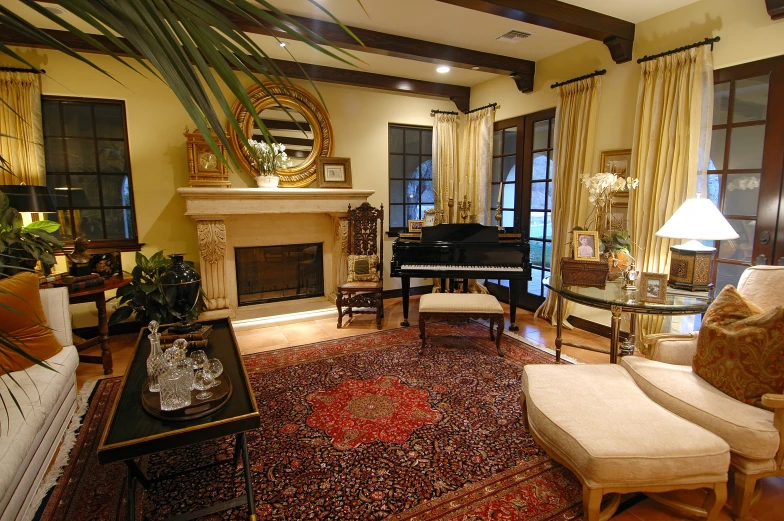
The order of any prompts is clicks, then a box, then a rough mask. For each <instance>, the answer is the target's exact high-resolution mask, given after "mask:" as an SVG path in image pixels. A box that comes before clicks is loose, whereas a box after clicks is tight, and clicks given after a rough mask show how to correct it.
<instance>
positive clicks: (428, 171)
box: [419, 157, 433, 179]
mask: <svg viewBox="0 0 784 521" xmlns="http://www.w3.org/2000/svg"><path fill="white" fill-rule="evenodd" d="M422 159H423V160H424V161H423V162H422V164H421V165H420V166H419V174H420V177H422V179H433V161H432V160H431V159H430V158H425V157H423V158H422Z"/></svg>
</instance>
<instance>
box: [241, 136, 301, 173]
mask: <svg viewBox="0 0 784 521" xmlns="http://www.w3.org/2000/svg"><path fill="white" fill-rule="evenodd" d="M248 144H249V145H250V146H251V148H252V149H253V151H252V152H251V155H252V156H254V157H255V158H256V159H255V160H254V161H251V163H252V164H253V166H255V167H256V168H257V169H258V170H259V175H275V171H276V170H277V169H278V168H288V167H290V166H291V165H292V161H291V159H289V156H288V155H287V154H286V152H285V150H286V145H281V144H279V143H272V145H271V146H270V145H269V144H267V143H266V142H265V141H256V140H253V139H249V140H248Z"/></svg>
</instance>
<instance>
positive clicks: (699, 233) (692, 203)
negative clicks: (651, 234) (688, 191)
mask: <svg viewBox="0 0 784 521" xmlns="http://www.w3.org/2000/svg"><path fill="white" fill-rule="evenodd" d="M656 235H657V236H659V237H667V238H669V239H695V240H698V241H724V240H727V239H737V238H738V233H737V232H736V231H735V229H734V228H733V227H732V226H731V225H730V223H728V222H727V219H725V218H724V216H723V215H722V214H721V212H720V211H719V209H718V208H716V205H715V204H713V201H711V200H710V199H701V198H696V199H687V200H686V201H684V203H683V204H682V205H681V207H680V208H678V210H677V211H676V212H675V213H674V214H673V215H672V217H670V219H669V220H668V221H667V222H666V223H664V226H662V227H661V229H660V230H659V231H658V232H656Z"/></svg>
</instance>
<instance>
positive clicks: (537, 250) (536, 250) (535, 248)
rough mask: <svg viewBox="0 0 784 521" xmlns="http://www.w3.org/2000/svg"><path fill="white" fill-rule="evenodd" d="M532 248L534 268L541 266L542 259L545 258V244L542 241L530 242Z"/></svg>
mask: <svg viewBox="0 0 784 521" xmlns="http://www.w3.org/2000/svg"><path fill="white" fill-rule="evenodd" d="M529 246H530V248H531V264H532V265H533V266H541V265H542V259H543V258H544V251H543V250H544V243H543V242H542V241H535V240H531V241H529Z"/></svg>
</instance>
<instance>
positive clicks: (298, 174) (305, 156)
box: [228, 83, 334, 188]
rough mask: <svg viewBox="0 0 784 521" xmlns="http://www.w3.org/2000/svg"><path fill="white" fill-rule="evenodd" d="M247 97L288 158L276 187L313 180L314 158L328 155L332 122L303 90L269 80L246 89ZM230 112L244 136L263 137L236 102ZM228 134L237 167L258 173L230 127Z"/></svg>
mask: <svg viewBox="0 0 784 521" xmlns="http://www.w3.org/2000/svg"><path fill="white" fill-rule="evenodd" d="M264 89H266V91H265V90H264ZM268 92H269V93H270V94H272V95H274V96H275V97H274V98H273V97H272V96H271V95H270V94H268ZM248 96H249V97H250V100H251V102H252V103H253V106H254V108H255V109H256V111H257V112H258V113H259V116H260V117H261V119H262V121H263V122H264V124H265V125H266V126H267V129H268V130H269V131H270V133H271V134H272V136H273V137H274V138H275V140H276V141H277V142H278V143H281V144H283V145H286V153H287V154H288V156H289V158H290V159H291V160H292V165H291V166H290V167H288V168H279V169H278V170H277V174H278V175H279V176H280V186H282V187H289V188H291V187H301V186H307V185H309V184H310V183H312V182H313V181H315V179H316V160H317V159H318V158H319V157H329V156H330V154H331V153H332V147H333V144H334V137H333V132H332V124H331V123H330V121H329V116H328V115H327V111H326V110H325V109H324V107H322V106H321V104H320V103H319V102H318V101H317V100H316V99H315V98H314V97H313V96H311V95H310V94H308V93H307V92H305V91H304V90H301V89H298V88H296V87H292V86H288V87H282V86H278V85H274V84H272V83H265V84H264V88H262V87H261V86H260V85H253V86H252V87H251V88H249V89H248ZM232 112H233V113H234V116H235V117H236V118H237V121H238V122H239V124H240V128H241V129H242V131H243V132H244V133H245V135H246V136H247V137H248V139H255V140H256V141H263V140H264V137H263V136H262V134H261V130H260V129H259V128H258V127H257V126H256V123H255V121H254V120H253V117H252V116H251V115H250V114H249V113H248V111H247V110H246V109H245V107H244V106H243V105H242V104H241V103H240V102H239V101H237V102H236V103H234V107H232ZM228 137H229V143H230V144H231V147H232V149H233V150H234V152H235V154H236V155H237V157H239V160H240V166H241V167H242V168H243V169H244V170H245V171H246V172H248V173H250V174H251V175H253V176H255V175H258V174H256V173H255V171H254V169H253V165H252V161H253V160H252V157H251V155H250V153H249V152H248V151H247V150H246V149H245V146H243V144H242V140H241V139H240V138H239V136H237V133H236V132H234V129H232V128H229V129H228Z"/></svg>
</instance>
